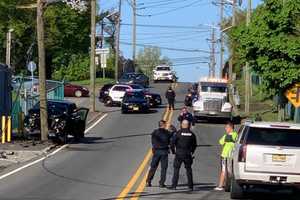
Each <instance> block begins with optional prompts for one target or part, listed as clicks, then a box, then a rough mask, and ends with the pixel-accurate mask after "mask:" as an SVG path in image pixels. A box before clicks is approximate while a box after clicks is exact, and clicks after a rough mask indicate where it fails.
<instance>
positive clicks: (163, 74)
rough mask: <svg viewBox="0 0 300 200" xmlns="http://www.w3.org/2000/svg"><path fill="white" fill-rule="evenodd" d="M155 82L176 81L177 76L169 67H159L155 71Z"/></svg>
mask: <svg viewBox="0 0 300 200" xmlns="http://www.w3.org/2000/svg"><path fill="white" fill-rule="evenodd" d="M153 81H154V82H157V81H172V82H174V81H175V74H174V72H173V71H172V69H171V67H170V66H168V65H158V66H156V67H155V69H154V70H153Z"/></svg>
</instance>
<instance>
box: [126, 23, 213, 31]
mask: <svg viewBox="0 0 300 200" xmlns="http://www.w3.org/2000/svg"><path fill="white" fill-rule="evenodd" d="M121 25H123V26H133V24H130V23H121ZM136 26H139V27H151V28H174V29H196V30H200V29H206V30H208V29H209V27H207V26H206V25H198V26H177V25H150V24H136ZM201 27H205V28H201Z"/></svg>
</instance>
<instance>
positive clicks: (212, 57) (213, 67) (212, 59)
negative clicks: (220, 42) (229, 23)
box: [209, 27, 216, 78]
mask: <svg viewBox="0 0 300 200" xmlns="http://www.w3.org/2000/svg"><path fill="white" fill-rule="evenodd" d="M215 43H216V39H215V28H214V27H212V32H211V55H210V67H209V76H210V77H211V78H215V76H216V58H215V52H216V50H215Z"/></svg>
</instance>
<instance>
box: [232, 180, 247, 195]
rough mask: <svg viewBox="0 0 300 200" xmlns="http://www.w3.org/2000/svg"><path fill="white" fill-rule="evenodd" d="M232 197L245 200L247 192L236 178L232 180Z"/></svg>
mask: <svg viewBox="0 0 300 200" xmlns="http://www.w3.org/2000/svg"><path fill="white" fill-rule="evenodd" d="M230 191H231V192H230V197H231V198H232V199H244V198H245V191H244V189H243V187H242V186H241V185H239V184H238V183H237V181H236V180H235V178H234V176H233V177H232V179H231V187H230Z"/></svg>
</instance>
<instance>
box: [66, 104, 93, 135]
mask: <svg viewBox="0 0 300 200" xmlns="http://www.w3.org/2000/svg"><path fill="white" fill-rule="evenodd" d="M88 113H89V109H88V108H78V109H76V110H75V111H74V112H73V113H72V121H71V124H70V125H71V127H73V133H74V134H76V135H79V136H82V135H84V131H85V127H86V119H87V116H88Z"/></svg>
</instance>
